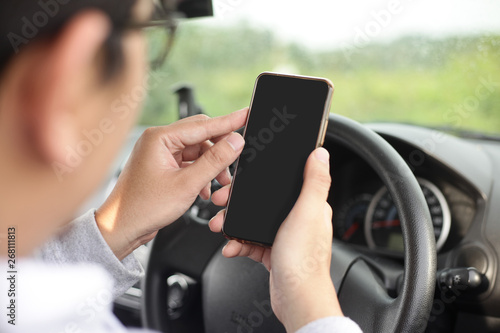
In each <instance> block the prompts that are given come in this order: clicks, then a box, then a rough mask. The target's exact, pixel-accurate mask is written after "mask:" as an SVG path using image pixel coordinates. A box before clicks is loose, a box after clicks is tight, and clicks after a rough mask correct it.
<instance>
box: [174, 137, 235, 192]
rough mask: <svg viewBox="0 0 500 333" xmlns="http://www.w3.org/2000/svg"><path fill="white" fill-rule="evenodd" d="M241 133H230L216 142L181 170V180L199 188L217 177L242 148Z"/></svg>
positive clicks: (193, 187)
mask: <svg viewBox="0 0 500 333" xmlns="http://www.w3.org/2000/svg"><path fill="white" fill-rule="evenodd" d="M243 145H244V140H243V138H242V137H241V135H239V134H237V133H232V134H231V135H229V136H228V137H227V138H226V139H225V140H222V141H219V142H217V143H216V144H215V145H213V146H212V148H210V149H209V150H207V151H206V152H205V153H204V154H203V155H202V156H200V157H199V158H198V159H197V160H196V161H194V163H193V164H192V165H191V166H190V167H187V168H184V169H182V170H181V172H182V173H183V177H182V181H183V182H185V184H186V186H188V187H189V188H192V189H198V191H201V189H202V188H203V187H204V186H205V185H206V184H207V183H208V182H211V181H212V180H213V179H214V178H215V177H217V176H218V175H219V174H220V173H221V172H222V171H223V170H224V169H225V168H227V167H228V166H229V165H230V164H231V163H233V162H234V160H236V158H237V157H238V155H239V154H240V153H241V150H242V149H243Z"/></svg>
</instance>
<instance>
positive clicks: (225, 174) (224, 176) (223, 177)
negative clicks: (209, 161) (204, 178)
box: [215, 168, 232, 186]
mask: <svg viewBox="0 0 500 333" xmlns="http://www.w3.org/2000/svg"><path fill="white" fill-rule="evenodd" d="M215 179H217V181H218V182H219V184H221V185H222V186H226V185H227V184H230V183H231V180H232V177H231V173H230V172H229V168H225V169H224V170H222V172H221V173H219V174H218V175H217V177H216V178H215Z"/></svg>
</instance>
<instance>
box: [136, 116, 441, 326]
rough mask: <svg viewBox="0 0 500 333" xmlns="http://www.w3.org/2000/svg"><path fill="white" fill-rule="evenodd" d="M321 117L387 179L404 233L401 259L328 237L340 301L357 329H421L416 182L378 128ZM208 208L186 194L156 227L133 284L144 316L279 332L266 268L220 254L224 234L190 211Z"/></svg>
mask: <svg viewBox="0 0 500 333" xmlns="http://www.w3.org/2000/svg"><path fill="white" fill-rule="evenodd" d="M329 120H330V121H329V125H328V130H327V134H326V135H327V137H328V139H329V140H331V141H332V142H334V143H336V144H339V145H344V146H346V147H349V148H350V149H351V150H352V151H353V152H355V153H357V154H358V155H359V156H361V157H362V158H363V159H364V160H365V161H366V162H367V163H368V164H369V165H370V166H372V168H373V169H374V170H375V171H376V172H377V174H378V176H379V177H380V178H381V180H382V181H383V183H384V184H385V185H386V186H387V188H388V190H389V192H390V194H391V196H392V198H394V202H395V205H396V207H397V209H398V212H399V217H400V219H401V224H402V232H403V241H404V267H402V266H400V265H399V266H398V265H397V264H396V263H394V262H393V261H390V260H384V259H380V258H375V259H374V258H372V257H370V256H369V255H367V254H363V253H361V252H360V251H359V250H355V249H354V248H352V247H351V246H348V245H347V244H344V243H341V242H340V241H334V242H333V244H332V263H331V276H332V281H333V282H334V285H335V288H336V290H337V293H338V295H339V301H340V304H341V307H342V310H343V312H344V314H345V315H346V316H348V317H350V318H352V319H353V320H354V321H356V322H357V323H358V324H359V325H360V327H361V328H362V329H363V331H364V332H384V333H391V332H398V333H399V332H422V331H424V330H425V328H426V326H427V319H428V316H429V314H430V310H431V306H432V301H433V297H434V287H435V274H436V249H435V240H434V232H433V228H432V224H431V218H430V214H429V211H428V207H427V204H426V202H425V199H424V196H423V194H422V191H421V189H420V186H419V184H418V183H417V181H416V179H415V177H414V175H413V174H412V172H411V171H410V169H409V167H408V166H407V165H406V163H405V162H404V160H403V159H402V158H401V156H400V155H399V154H398V153H397V152H396V151H395V150H394V149H393V148H392V147H391V146H390V145H389V144H388V143H387V142H386V141H385V140H384V139H383V138H381V137H380V136H379V135H377V134H376V133H374V132H373V131H371V130H370V129H368V128H367V127H365V126H363V125H361V124H359V123H357V122H355V121H353V120H350V119H348V118H345V117H342V116H339V115H330V119H329ZM333 178H334V179H335V175H333ZM250 208H251V209H255V207H250ZM200 209H201V210H203V211H200ZM193 210H194V213H193ZM216 211H217V208H216V207H213V206H211V204H209V203H205V204H204V206H203V207H201V208H200V204H199V203H198V204H197V203H195V205H194V206H193V208H192V209H191V211H188V213H186V214H185V215H184V216H183V217H181V218H180V219H179V220H178V221H176V222H174V223H173V224H171V225H169V226H168V227H166V228H164V229H162V230H161V231H160V232H159V233H158V235H157V236H156V238H155V240H154V242H153V245H152V246H151V249H150V257H149V262H148V266H147V268H146V276H145V279H144V280H143V286H142V288H143V289H142V290H143V306H142V318H143V322H144V324H145V326H147V327H149V328H153V329H156V330H160V331H163V332H168V333H178V332H207V333H212V332H214V333H215V332H285V330H284V327H283V326H282V325H281V323H279V321H278V320H277V318H276V317H275V316H274V314H273V313H272V310H271V307H270V300H269V273H268V272H267V271H266V269H265V268H264V267H263V266H262V265H261V264H257V263H255V262H253V261H252V260H250V259H248V258H233V259H227V258H224V257H223V256H222V254H221V246H223V245H224V244H225V242H226V241H225V239H224V238H223V237H222V236H221V235H218V234H213V233H211V232H210V231H209V229H208V227H207V225H206V222H207V219H206V218H203V217H200V214H201V213H203V214H205V215H206V217H210V215H212V214H214V213H215V212H216ZM203 214H201V215H203ZM204 221H205V222H204Z"/></svg>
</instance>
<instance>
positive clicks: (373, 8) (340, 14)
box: [142, 0, 500, 135]
mask: <svg viewBox="0 0 500 333" xmlns="http://www.w3.org/2000/svg"><path fill="white" fill-rule="evenodd" d="M214 11H215V16H214V17H211V18H203V19H196V20H183V21H182V22H181V24H180V27H179V30H178V33H177V36H176V40H175V45H174V48H173V50H172V52H171V54H170V55H169V58H168V60H167V63H166V64H165V65H164V66H163V67H162V69H161V74H162V75H160V76H158V77H160V78H161V79H160V82H161V84H159V85H157V86H156V88H154V89H151V91H150V96H149V98H148V100H147V102H146V106H145V112H144V114H143V117H142V123H143V124H149V125H151V124H165V123H169V122H172V121H174V120H176V119H177V118H178V111H177V98H176V96H175V95H174V94H173V92H172V89H173V88H175V84H178V83H189V84H190V85H191V86H192V87H193V88H194V89H195V95H196V99H197V101H198V104H199V105H200V106H201V107H202V108H203V110H204V112H205V113H207V114H209V115H211V116H217V115H222V114H226V113H229V112H231V111H234V110H236V109H239V108H242V107H244V106H248V105H249V103H250V98H251V93H252V89H253V85H254V81H255V78H256V77H257V75H258V74H259V73H261V72H263V71H276V72H282V73H295V74H302V75H312V76H321V77H326V78H329V79H330V80H331V81H332V82H333V83H334V85H335V93H334V98H333V104H332V109H331V112H333V113H337V114H341V115H345V116H348V117H350V118H353V119H355V120H357V121H360V122H379V121H389V122H404V123H412V124H418V125H424V126H430V127H440V128H449V129H456V130H468V131H474V132H481V133H486V134H494V135H496V134H500V19H499V18H500V2H499V1H492V0H474V1H473V0H459V1H457V0H454V1H452V0H449V1H439V2H437V1H429V0H419V1H410V0H401V1H398V0H380V1H373V0H363V1H352V2H348V1H321V0H308V1H291V0H287V1H281V0H273V1H269V0H218V1H215V2H214Z"/></svg>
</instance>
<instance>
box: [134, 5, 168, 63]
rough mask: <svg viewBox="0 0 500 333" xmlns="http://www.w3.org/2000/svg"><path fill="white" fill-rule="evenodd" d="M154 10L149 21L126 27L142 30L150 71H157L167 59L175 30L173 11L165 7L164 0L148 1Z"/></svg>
mask: <svg viewBox="0 0 500 333" xmlns="http://www.w3.org/2000/svg"><path fill="white" fill-rule="evenodd" d="M149 1H152V2H153V5H154V9H153V13H152V15H151V19H150V20H149V21H145V22H132V23H130V24H129V25H128V27H129V28H132V29H144V30H145V32H146V37H147V39H148V45H149V47H148V60H149V66H150V69H152V70H157V69H159V68H160V67H161V66H162V65H163V63H164V62H165V59H166V58H167V56H168V54H169V53H170V50H171V49H172V45H173V44H174V36H175V31H176V30H177V17H176V15H175V14H176V13H175V11H174V10H171V9H169V8H168V6H167V5H165V2H168V1H165V0H163V1H162V0H149Z"/></svg>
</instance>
